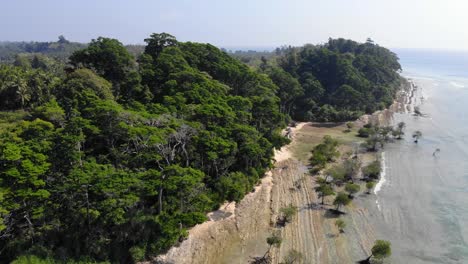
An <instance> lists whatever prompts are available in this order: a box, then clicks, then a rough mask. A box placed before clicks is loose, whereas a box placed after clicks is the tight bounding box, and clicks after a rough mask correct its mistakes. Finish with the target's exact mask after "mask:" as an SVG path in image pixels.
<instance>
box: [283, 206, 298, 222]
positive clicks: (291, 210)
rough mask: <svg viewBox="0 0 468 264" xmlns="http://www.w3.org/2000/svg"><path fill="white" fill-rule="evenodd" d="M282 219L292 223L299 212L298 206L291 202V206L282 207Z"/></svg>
mask: <svg viewBox="0 0 468 264" xmlns="http://www.w3.org/2000/svg"><path fill="white" fill-rule="evenodd" d="M280 213H281V220H282V222H284V223H290V222H291V221H292V219H293V217H294V216H295V215H296V214H297V207H296V206H293V205H292V204H290V205H289V206H286V207H283V208H281V209H280Z"/></svg>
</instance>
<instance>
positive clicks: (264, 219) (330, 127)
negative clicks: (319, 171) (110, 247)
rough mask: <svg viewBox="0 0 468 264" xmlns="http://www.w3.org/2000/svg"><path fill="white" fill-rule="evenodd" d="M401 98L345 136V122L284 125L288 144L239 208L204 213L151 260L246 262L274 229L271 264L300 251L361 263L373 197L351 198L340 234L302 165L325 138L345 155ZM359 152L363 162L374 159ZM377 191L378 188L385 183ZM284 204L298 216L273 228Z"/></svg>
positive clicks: (311, 259)
mask: <svg viewBox="0 0 468 264" xmlns="http://www.w3.org/2000/svg"><path fill="white" fill-rule="evenodd" d="M408 94H409V91H408V89H407V88H406V89H403V90H402V93H401V94H399V95H398V100H396V101H395V103H394V104H393V105H392V107H390V108H389V110H383V111H379V112H377V113H375V114H373V115H367V116H363V117H362V118H360V119H359V120H357V121H356V122H355V124H356V128H355V129H354V130H355V131H354V132H351V133H344V132H343V131H344V130H345V129H346V127H345V125H344V124H321V123H299V124H297V126H296V127H291V128H290V129H291V135H292V142H291V144H289V145H288V146H285V147H283V148H282V149H281V150H279V151H275V156H274V160H275V161H276V163H275V167H274V169H272V170H271V171H269V172H268V173H267V174H266V175H265V177H264V178H263V179H262V180H261V183H260V184H259V185H258V186H256V187H255V190H254V191H253V192H252V193H249V194H247V195H246V197H245V198H244V199H243V200H242V201H241V202H240V203H239V204H235V203H226V204H224V205H223V206H221V207H220V209H219V210H218V211H216V212H213V213H210V214H209V215H208V216H209V217H210V221H207V222H205V223H203V224H200V225H197V226H195V227H194V228H192V229H191V230H190V232H189V236H188V238H187V239H186V240H185V241H183V242H182V243H181V245H179V246H178V247H173V248H171V249H170V250H169V251H168V252H167V253H166V254H165V255H161V256H158V258H157V259H155V260H154V261H153V263H181V264H182V263H193V264H195V263H196V264H198V263H206V264H211V263H213V264H215V263H216V264H218V263H226V264H227V263H239V264H244V263H249V262H250V261H251V260H252V257H255V256H262V255H263V254H264V253H265V252H266V251H267V249H268V245H267V243H266V238H267V237H268V236H270V234H272V233H273V232H279V233H280V234H281V237H282V239H283V243H282V244H281V247H279V248H275V249H273V250H272V251H271V256H272V263H279V262H281V261H282V259H283V258H284V257H285V256H286V255H287V254H288V252H289V251H290V250H291V249H295V250H297V251H299V252H301V253H302V254H303V256H304V259H303V263H337V264H338V263H351V262H355V261H358V260H361V259H364V258H366V257H367V256H368V255H369V253H370V248H371V247H372V244H373V242H374V241H375V239H377V237H378V235H377V231H376V225H375V224H374V222H373V221H371V220H370V218H372V217H373V215H372V214H373V212H372V209H369V207H375V206H376V200H377V199H376V195H375V194H371V195H368V194H365V193H361V194H360V195H358V196H357V197H356V198H355V199H354V202H353V204H352V205H351V206H349V207H348V208H347V209H346V212H347V214H346V215H344V216H343V217H344V220H345V221H346V222H347V223H348V225H347V228H346V231H345V234H341V235H340V233H339V231H338V229H337V228H336V226H335V220H336V216H334V215H330V214H329V213H328V211H327V208H332V207H333V206H331V203H332V199H331V198H330V199H329V200H328V199H327V200H326V204H327V205H325V206H324V207H323V206H321V205H320V203H319V199H318V198H317V196H316V193H315V191H314V187H315V186H316V184H315V179H316V177H312V176H311V175H310V174H309V172H308V169H307V167H306V165H307V163H308V158H309V157H310V150H311V149H312V148H313V146H315V145H316V144H318V143H319V142H320V141H321V140H322V138H323V136H325V135H331V136H333V137H335V138H337V139H338V140H339V141H340V142H341V143H342V144H341V146H340V151H341V152H342V153H346V152H349V151H350V150H352V149H353V147H354V146H355V145H356V144H358V142H359V141H362V139H359V138H356V137H355V134H356V130H357V129H358V128H359V127H360V126H362V125H364V124H365V123H367V122H373V123H378V124H380V125H384V124H385V125H388V124H390V123H391V122H392V119H391V118H392V115H393V112H394V111H403V110H404V109H406V104H407V103H408V98H407V95H408ZM360 155H361V160H362V161H363V165H366V164H367V163H369V162H371V161H372V160H374V159H375V155H381V154H380V153H379V154H375V153H372V154H369V153H362V154H360ZM377 186H378V187H377V188H379V189H381V188H382V187H383V186H385V182H384V180H382V181H381V182H379V184H378V185H377ZM362 189H364V188H362ZM379 189H376V192H377V193H378V192H379ZM288 205H294V206H296V207H297V208H298V209H299V211H298V214H297V216H295V217H294V219H293V221H292V222H291V223H290V224H288V225H286V227H284V228H276V227H275V226H274V223H275V221H276V218H277V216H278V214H279V210H280V208H282V207H285V206H288ZM213 215H215V216H216V217H213Z"/></svg>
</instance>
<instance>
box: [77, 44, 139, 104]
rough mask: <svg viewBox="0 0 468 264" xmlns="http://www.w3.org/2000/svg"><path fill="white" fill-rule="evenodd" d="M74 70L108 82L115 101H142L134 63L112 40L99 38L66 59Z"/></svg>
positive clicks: (127, 53) (120, 45)
mask: <svg viewBox="0 0 468 264" xmlns="http://www.w3.org/2000/svg"><path fill="white" fill-rule="evenodd" d="M70 63H71V64H72V65H73V66H74V67H86V68H89V69H92V70H94V71H95V72H96V73H97V74H99V75H100V76H101V77H103V78H105V79H106V80H108V81H110V82H111V83H112V91H113V94H114V96H115V97H116V98H117V99H118V100H119V101H128V100H130V99H136V100H141V99H144V97H145V96H148V95H145V94H144V93H145V91H144V89H143V88H142V87H141V85H140V84H139V78H140V77H139V76H138V74H137V72H136V66H137V65H136V61H135V59H134V58H133V56H132V55H131V54H130V53H129V52H128V50H127V49H126V48H125V47H124V46H123V44H122V43H120V42H119V41H118V40H116V39H110V38H103V37H99V38H98V39H93V40H92V41H91V43H90V44H89V46H88V47H87V48H85V49H82V50H79V51H76V52H75V53H73V54H72V56H70Z"/></svg>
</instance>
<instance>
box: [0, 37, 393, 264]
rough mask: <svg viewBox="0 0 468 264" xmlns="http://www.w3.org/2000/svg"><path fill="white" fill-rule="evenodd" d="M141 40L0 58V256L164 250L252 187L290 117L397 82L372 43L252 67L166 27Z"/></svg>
mask: <svg viewBox="0 0 468 264" xmlns="http://www.w3.org/2000/svg"><path fill="white" fill-rule="evenodd" d="M145 42H146V46H145V47H144V50H142V49H140V47H139V46H132V47H130V49H132V50H133V52H129V47H125V46H124V45H123V44H122V43H121V42H119V41H118V40H116V39H109V38H103V37H100V38H97V39H95V40H93V41H92V42H91V43H89V44H88V45H86V46H83V47H81V49H77V50H75V51H73V53H70V55H69V56H67V60H66V63H65V62H63V61H61V60H57V59H56V58H55V57H54V56H49V54H48V53H47V52H45V53H39V54H38V53H36V52H37V51H34V53H31V54H24V50H19V51H17V53H16V54H13V59H12V60H11V61H9V62H8V63H3V64H1V65H0V110H1V112H0V164H1V166H0V262H9V261H12V260H14V259H16V258H18V257H21V255H23V256H25V255H34V256H36V257H37V258H41V259H48V260H49V261H52V260H56V261H66V260H70V259H74V260H76V261H79V260H81V261H85V262H86V261H91V260H92V261H110V262H113V263H131V262H136V261H140V260H143V259H145V258H148V257H151V256H154V255H155V254H158V253H161V252H164V251H165V250H167V249H168V248H169V247H170V246H172V245H174V244H176V243H177V242H178V241H180V240H182V239H184V238H185V236H186V235H187V229H188V228H190V227H192V226H193V225H195V224H197V223H200V222H203V221H205V220H206V216H205V215H206V213H207V212H208V211H211V210H213V209H215V208H217V206H218V205H219V204H220V203H222V202H223V201H226V200H228V201H239V200H240V199H241V198H242V197H243V196H244V195H245V194H246V193H247V192H250V191H251V190H252V188H253V186H254V185H255V184H256V183H257V182H258V180H259V178H260V177H262V175H263V174H264V172H265V170H266V169H268V167H269V166H270V165H271V158H272V154H273V149H274V148H279V147H281V146H282V145H284V144H285V143H287V139H285V138H284V137H282V136H281V135H280V131H281V129H282V128H284V127H285V126H286V124H287V122H288V121H289V120H290V118H291V117H292V118H294V119H297V120H345V119H349V118H354V117H355V116H356V115H357V114H360V113H362V112H369V111H373V110H375V109H380V108H382V107H384V106H385V105H387V104H388V103H390V102H391V100H392V99H393V95H394V94H395V91H396V89H398V82H399V76H398V74H397V72H396V71H397V70H398V69H399V68H400V66H399V64H398V61H397V58H396V56H395V55H394V54H393V53H391V52H389V51H388V50H386V49H384V48H382V47H379V46H377V45H375V44H373V43H372V42H367V43H364V44H359V43H356V42H353V41H347V40H330V42H329V43H328V44H326V45H322V46H305V47H302V48H284V49H282V50H281V51H280V52H278V51H277V52H275V53H274V54H273V55H272V56H270V57H269V58H263V59H261V63H260V64H259V65H258V67H256V68H251V67H249V66H247V65H246V64H244V63H242V62H241V61H240V60H238V59H236V58H234V57H232V56H230V55H229V54H227V53H226V52H223V51H221V50H220V49H218V48H216V47H214V46H212V45H210V44H199V43H192V42H179V41H177V39H176V38H175V37H173V36H171V35H169V34H166V33H161V34H152V35H151V36H150V37H148V38H147V39H145ZM13 53H14V52H13ZM135 55H137V56H135Z"/></svg>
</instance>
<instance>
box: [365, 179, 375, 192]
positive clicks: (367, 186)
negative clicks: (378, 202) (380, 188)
mask: <svg viewBox="0 0 468 264" xmlns="http://www.w3.org/2000/svg"><path fill="white" fill-rule="evenodd" d="M374 187H375V181H368V182H367V183H366V188H367V194H370V193H371V190H372V188H374Z"/></svg>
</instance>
